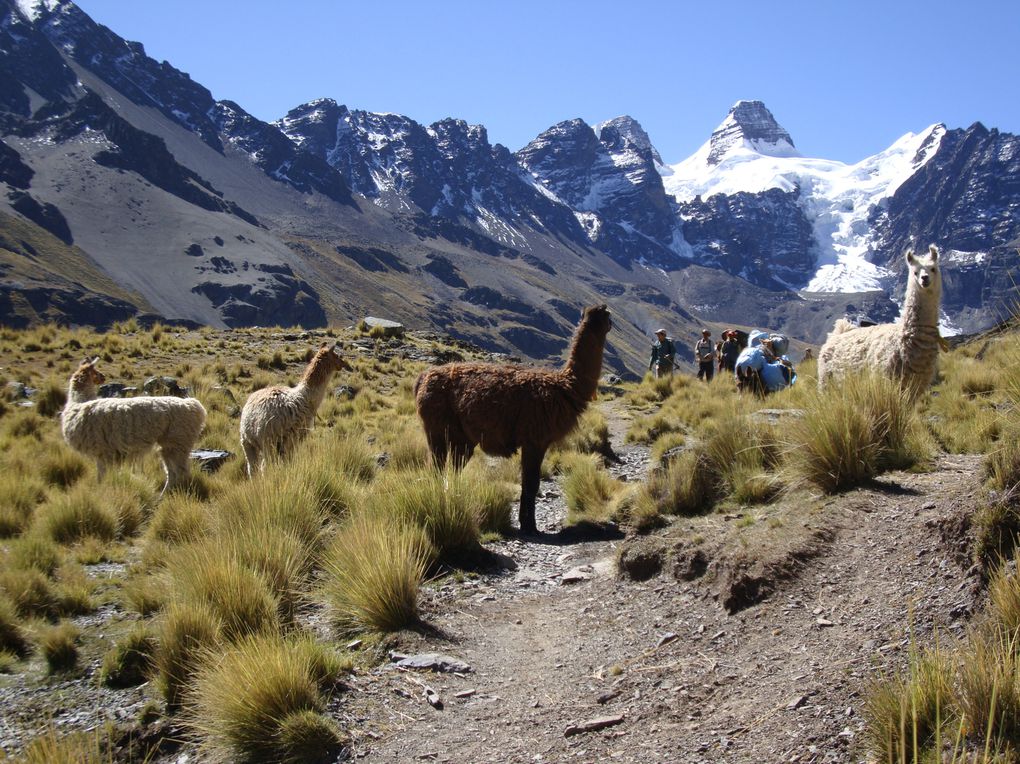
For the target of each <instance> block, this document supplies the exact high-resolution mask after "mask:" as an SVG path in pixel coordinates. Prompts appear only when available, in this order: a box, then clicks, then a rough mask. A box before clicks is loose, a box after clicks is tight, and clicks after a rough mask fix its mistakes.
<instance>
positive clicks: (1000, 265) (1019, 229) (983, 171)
mask: <svg viewBox="0 0 1020 764" xmlns="http://www.w3.org/2000/svg"><path fill="white" fill-rule="evenodd" d="M1018 211H1020V136H1016V135H1011V134H1009V133H1000V132H999V131H998V130H989V129H987V128H985V127H984V126H983V125H981V124H980V123H976V124H974V125H972V126H971V127H970V128H968V129H967V130H948V131H946V133H945V135H944V136H943V138H942V141H941V143H940V145H939V148H938V151H937V152H936V154H935V156H934V157H932V158H931V159H930V160H929V161H928V162H927V163H926V164H925V165H924V166H922V167H921V168H920V169H919V170H918V171H917V172H916V173H914V174H913V175H912V176H911V177H910V178H909V179H908V180H907V181H906V182H904V183H903V184H902V185H901V186H900V187H899V188H898V189H897V191H896V193H895V194H894V195H893V196H892V197H891V198H890V199H889V200H888V203H887V204H886V205H885V206H883V207H882V208H880V209H877V210H875V212H874V214H873V215H872V218H871V220H870V222H871V224H872V226H873V227H874V229H875V231H876V240H877V246H876V249H877V250H878V251H880V252H887V253H889V255H888V259H887V260H886V261H885V263H883V264H886V265H888V266H889V267H890V268H891V269H892V270H894V272H897V273H900V274H903V276H902V278H901V279H900V280H899V283H898V284H897V288H898V289H899V290H900V291H899V294H902V288H903V281H905V268H904V266H903V260H902V256H903V253H904V252H905V251H906V250H907V249H908V248H910V247H913V248H914V249H915V250H920V251H924V250H926V248H927V245H928V243H929V242H931V243H934V244H936V245H938V246H939V247H940V248H941V249H942V252H943V263H944V267H943V269H942V274H943V289H942V305H943V310H944V311H945V312H947V313H948V314H950V315H954V316H956V317H957V318H956V323H957V325H958V327H959V328H960V329H961V330H963V331H975V330H978V329H980V328H984V327H986V326H988V325H989V323H990V322H989V320H988V317H989V316H992V317H995V316H998V317H1000V318H1001V317H1003V316H1008V315H1010V314H1011V312H1012V305H1013V300H1014V298H1015V289H1016V287H1015V276H1012V277H1011V276H1010V273H1011V272H1013V273H1015V272H1016V268H1017V266H1020V256H1018V254H1017V243H1018V239H1020V214H1018ZM954 251H955V252H954ZM957 253H959V254H957Z"/></svg>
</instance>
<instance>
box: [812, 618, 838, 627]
mask: <svg viewBox="0 0 1020 764" xmlns="http://www.w3.org/2000/svg"><path fill="white" fill-rule="evenodd" d="M815 623H817V624H818V625H819V626H823V627H824V626H835V625H836V624H834V623H833V622H832V621H830V620H829V619H828V618H819V619H818V620H817V621H815Z"/></svg>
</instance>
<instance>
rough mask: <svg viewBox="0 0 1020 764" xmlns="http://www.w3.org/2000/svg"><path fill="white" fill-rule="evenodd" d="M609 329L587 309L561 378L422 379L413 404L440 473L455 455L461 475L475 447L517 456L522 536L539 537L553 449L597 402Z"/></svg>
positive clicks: (495, 369)
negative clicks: (539, 501) (544, 473)
mask: <svg viewBox="0 0 1020 764" xmlns="http://www.w3.org/2000/svg"><path fill="white" fill-rule="evenodd" d="M611 328H612V321H611V319H610V314H609V309H608V308H607V307H606V306H605V305H597V306H593V307H590V308H586V309H585V311H584V315H583V317H582V318H581V323H580V325H579V326H578V328H577V331H576V332H575V334H574V339H573V342H572V344H571V347H570V355H569V357H568V358H567V362H566V364H565V365H564V366H563V368H562V369H560V370H559V371H552V370H545V369H529V368H525V367H522V366H508V365H497V364H487V363H453V364H447V365H445V366H435V367H433V368H431V369H426V370H425V371H424V372H422V374H421V375H420V376H419V377H418V380H417V381H416V382H415V383H414V397H415V402H416V403H417V406H418V416H419V417H421V421H422V424H423V425H424V428H425V437H426V439H427V440H428V444H429V450H430V451H431V452H432V460H433V462H434V464H435V466H436V467H437V468H439V469H442V468H443V467H444V466H445V464H446V458H447V454H449V455H450V456H452V458H453V465H454V468H455V469H460V468H461V467H463V466H464V464H465V463H466V462H467V460H468V459H470V458H471V454H472V452H473V451H474V449H475V446H480V447H481V449H482V451H484V452H485V453H487V454H490V455H491V456H503V457H507V456H512V455H513V454H514V452H515V451H517V449H518V448H519V449H520V450H521V505H520V511H519V518H520V526H521V532H522V533H529V534H536V533H538V528H537V527H536V526H535V499H536V497H537V495H538V484H539V478H540V470H541V467H542V459H543V458H544V457H545V452H546V450H547V449H548V448H549V446H551V445H552V444H553V443H555V442H556V441H558V440H560V439H562V438H563V437H565V436H566V435H567V434H568V433H569V432H570V431H571V430H573V429H574V426H575V425H576V424H577V420H578V418H579V417H580V416H581V414H582V413H583V412H584V410H585V409H586V408H587V407H588V402H589V401H591V400H593V399H594V397H595V393H596V390H597V388H598V379H599V375H600V374H601V373H602V353H603V350H604V349H605V345H606V335H607V334H608V333H609V330H610V329H611Z"/></svg>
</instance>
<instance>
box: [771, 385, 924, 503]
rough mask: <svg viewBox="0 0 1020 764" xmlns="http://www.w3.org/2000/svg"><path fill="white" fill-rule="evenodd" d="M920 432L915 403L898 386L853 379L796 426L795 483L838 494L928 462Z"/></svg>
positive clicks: (816, 403)
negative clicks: (925, 460)
mask: <svg viewBox="0 0 1020 764" xmlns="http://www.w3.org/2000/svg"><path fill="white" fill-rule="evenodd" d="M919 429H920V427H919V421H918V419H917V414H916V411H915V409H914V407H913V401H912V399H911V398H910V397H909V395H908V394H907V393H906V392H904V391H903V390H901V389H900V387H899V385H898V383H897V382H896V381H895V380H891V379H887V378H885V377H882V376H878V375H870V374H868V375H858V376H849V377H847V378H845V379H844V380H843V383H842V385H839V386H837V385H830V386H829V387H827V388H826V389H825V390H824V391H822V392H821V393H819V394H818V395H817V396H816V397H815V398H814V399H813V400H812V401H811V402H810V403H809V405H808V408H807V411H806V412H805V415H804V417H803V418H802V419H799V420H798V421H796V422H794V423H793V424H792V425H791V435H790V440H789V444H788V460H787V463H788V465H789V467H790V471H791V473H792V474H793V476H794V478H795V480H798V481H800V482H802V483H807V484H811V485H814V486H815V487H817V488H820V489H821V490H823V491H824V492H826V493H835V492H838V491H842V490H846V489H848V488H852V487H854V486H858V485H861V484H863V483H866V482H867V481H868V480H871V479H872V478H874V477H875V476H876V475H878V474H879V473H881V472H883V471H885V470H888V469H896V468H905V467H908V466H911V465H913V464H914V463H916V462H919V461H921V460H923V459H924V458H926V456H927V453H925V450H926V447H925V445H924V441H923V439H922V438H921V437H920V435H919V432H918V431H919Z"/></svg>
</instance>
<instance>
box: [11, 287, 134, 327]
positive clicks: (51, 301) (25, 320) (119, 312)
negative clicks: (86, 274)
mask: <svg viewBox="0 0 1020 764" xmlns="http://www.w3.org/2000/svg"><path fill="white" fill-rule="evenodd" d="M16 303H21V305H20V306H17V305H16ZM26 304H27V307H28V308H29V309H30V310H25V309H24V307H25V305H26ZM137 312H138V309H137V308H136V307H135V306H134V305H131V304H130V303H127V302H124V301H123V300H118V299H117V298H115V297H109V296H107V295H100V294H95V293H94V292H86V291H84V290H80V289H60V288H47V287H25V286H21V285H16V284H4V283H0V324H3V325H4V326H11V327H14V328H16V329H23V328H25V327H27V326H29V325H31V324H32V323H38V322H49V321H52V322H54V323H58V324H78V325H81V326H94V327H96V328H98V329H108V328H109V327H110V326H112V325H113V324H115V323H116V322H118V321H126V320H127V319H129V318H131V317H132V316H133V315H135V314H136V313H137Z"/></svg>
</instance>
